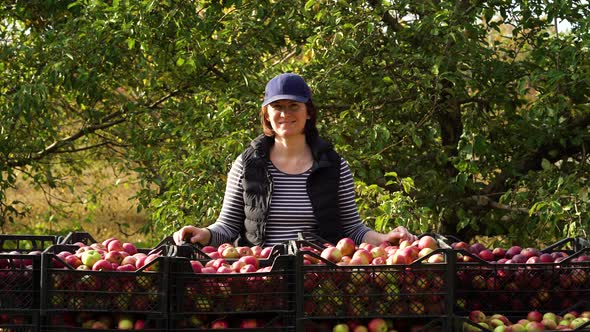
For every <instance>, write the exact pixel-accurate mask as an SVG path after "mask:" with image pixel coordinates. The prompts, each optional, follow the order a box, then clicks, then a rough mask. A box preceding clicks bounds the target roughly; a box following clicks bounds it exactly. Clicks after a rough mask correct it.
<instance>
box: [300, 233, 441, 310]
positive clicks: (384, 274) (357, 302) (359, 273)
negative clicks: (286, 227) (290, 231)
mask: <svg viewBox="0 0 590 332" xmlns="http://www.w3.org/2000/svg"><path fill="white" fill-rule="evenodd" d="M300 244H301V246H300V247H299V251H298V255H300V259H302V261H303V266H302V267H301V270H302V271H301V272H302V273H303V290H304V311H305V315H306V316H308V317H314V316H320V317H325V316H339V315H348V316H354V317H363V316H369V315H416V316H417V315H424V314H432V315H437V314H441V313H443V312H444V301H443V299H444V295H445V294H446V292H447V290H446V285H445V279H444V275H445V271H446V264H440V263H443V262H444V261H445V257H444V254H442V253H437V252H435V250H436V249H438V243H437V242H436V240H435V239H434V238H433V237H431V236H423V237H421V238H420V239H419V240H417V241H415V242H413V243H403V242H402V243H400V245H399V246H393V245H390V244H386V243H384V244H382V245H380V246H373V245H371V244H368V243H362V244H360V245H359V246H358V247H357V246H355V244H354V242H353V240H352V239H350V238H342V239H340V240H339V241H338V242H337V243H336V245H329V246H327V247H324V248H320V247H316V246H313V245H309V246H308V245H306V243H305V242H303V243H300ZM416 261H420V262H422V263H426V264H411V263H413V262H416ZM437 263H439V264H437Z"/></svg>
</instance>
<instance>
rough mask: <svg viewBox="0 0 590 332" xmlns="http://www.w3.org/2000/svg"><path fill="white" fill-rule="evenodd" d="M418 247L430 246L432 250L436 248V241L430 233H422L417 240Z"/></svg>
mask: <svg viewBox="0 0 590 332" xmlns="http://www.w3.org/2000/svg"><path fill="white" fill-rule="evenodd" d="M418 248H420V249H424V248H430V249H432V250H435V249H438V242H436V239H435V238H433V237H432V236H430V235H424V236H422V237H421V238H420V239H419V240H418Z"/></svg>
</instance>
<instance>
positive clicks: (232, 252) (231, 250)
mask: <svg viewBox="0 0 590 332" xmlns="http://www.w3.org/2000/svg"><path fill="white" fill-rule="evenodd" d="M221 257H223V258H228V259H233V258H239V257H240V253H239V252H238V249H236V248H235V247H229V246H228V247H226V248H225V249H223V251H222V252H221Z"/></svg>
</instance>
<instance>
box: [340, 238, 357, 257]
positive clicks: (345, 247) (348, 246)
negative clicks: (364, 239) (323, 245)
mask: <svg viewBox="0 0 590 332" xmlns="http://www.w3.org/2000/svg"><path fill="white" fill-rule="evenodd" d="M336 248H338V249H339V250H340V252H341V253H342V256H352V254H353V253H354V252H355V250H356V244H355V243H354V240H353V239H351V238H349V237H345V238H341V239H340V240H339V241H338V242H337V243H336Z"/></svg>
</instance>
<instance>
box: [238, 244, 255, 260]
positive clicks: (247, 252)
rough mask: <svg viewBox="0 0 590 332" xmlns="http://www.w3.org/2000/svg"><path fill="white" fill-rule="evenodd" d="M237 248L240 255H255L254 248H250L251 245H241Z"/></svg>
mask: <svg viewBox="0 0 590 332" xmlns="http://www.w3.org/2000/svg"><path fill="white" fill-rule="evenodd" d="M236 250H237V251H238V254H239V255H240V257H243V256H253V255H254V252H253V251H252V248H250V247H246V246H241V247H237V248H236Z"/></svg>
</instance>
